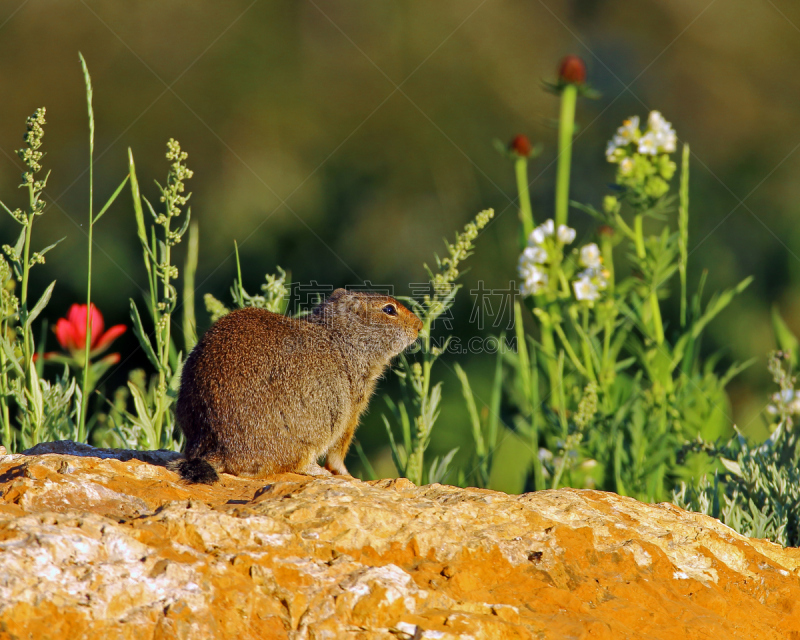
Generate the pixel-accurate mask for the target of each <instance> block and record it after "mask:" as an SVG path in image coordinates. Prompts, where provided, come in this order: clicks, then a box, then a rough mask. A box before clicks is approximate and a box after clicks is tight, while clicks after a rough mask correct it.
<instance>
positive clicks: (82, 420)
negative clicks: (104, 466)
mask: <svg viewBox="0 0 800 640" xmlns="http://www.w3.org/2000/svg"><path fill="white" fill-rule="evenodd" d="M78 55H79V56H80V59H81V68H82V69H83V77H84V80H85V81H86V105H87V109H88V112H89V250H88V273H87V275H86V339H85V341H84V347H83V380H82V383H81V394H82V395H81V408H80V415H79V417H78V442H83V441H84V440H85V439H86V409H87V405H88V404H89V396H88V393H89V375H90V371H91V368H90V363H89V351H90V349H91V345H92V243H93V241H94V238H93V233H92V232H93V230H94V211H93V209H92V207H93V204H94V109H92V78H91V77H90V76H89V69H88V68H87V66H86V60H84V58H83V54H81V53H79V54H78Z"/></svg>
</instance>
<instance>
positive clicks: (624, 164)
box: [619, 158, 633, 176]
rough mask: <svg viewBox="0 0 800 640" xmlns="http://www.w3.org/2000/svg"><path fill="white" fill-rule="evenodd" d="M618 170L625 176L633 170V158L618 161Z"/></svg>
mask: <svg viewBox="0 0 800 640" xmlns="http://www.w3.org/2000/svg"><path fill="white" fill-rule="evenodd" d="M619 172H620V173H621V174H622V175H623V176H627V175H629V174H630V173H632V172H633V158H623V159H622V160H620V163H619Z"/></svg>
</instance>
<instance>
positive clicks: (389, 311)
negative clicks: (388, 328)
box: [381, 304, 397, 316]
mask: <svg viewBox="0 0 800 640" xmlns="http://www.w3.org/2000/svg"><path fill="white" fill-rule="evenodd" d="M381 311H383V312H384V313H385V314H386V315H389V316H396V315H397V308H396V307H395V306H394V305H393V304H387V305H386V306H385V307H384V308H383V309H381Z"/></svg>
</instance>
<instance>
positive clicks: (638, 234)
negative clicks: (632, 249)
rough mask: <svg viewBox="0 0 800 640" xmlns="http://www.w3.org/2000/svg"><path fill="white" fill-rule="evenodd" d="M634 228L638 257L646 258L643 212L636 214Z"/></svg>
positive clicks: (640, 258)
mask: <svg viewBox="0 0 800 640" xmlns="http://www.w3.org/2000/svg"><path fill="white" fill-rule="evenodd" d="M633 228H634V242H635V243H636V257H637V258H639V260H644V258H645V255H646V254H645V250H644V231H643V230H642V214H640V213H639V214H636V216H635V217H634V219H633Z"/></svg>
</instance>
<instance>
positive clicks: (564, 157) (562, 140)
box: [555, 84, 578, 227]
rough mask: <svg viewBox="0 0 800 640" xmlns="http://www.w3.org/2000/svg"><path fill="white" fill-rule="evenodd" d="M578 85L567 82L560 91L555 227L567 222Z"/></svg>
mask: <svg viewBox="0 0 800 640" xmlns="http://www.w3.org/2000/svg"><path fill="white" fill-rule="evenodd" d="M577 101H578V87H577V86H576V85H574V84H568V85H566V86H565V87H564V90H563V91H562V93H561V116H560V118H559V123H558V172H557V175H556V219H555V223H556V227H558V225H561V224H567V213H568V207H569V171H570V165H571V161H572V138H573V134H574V132H575V105H576V103H577Z"/></svg>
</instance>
